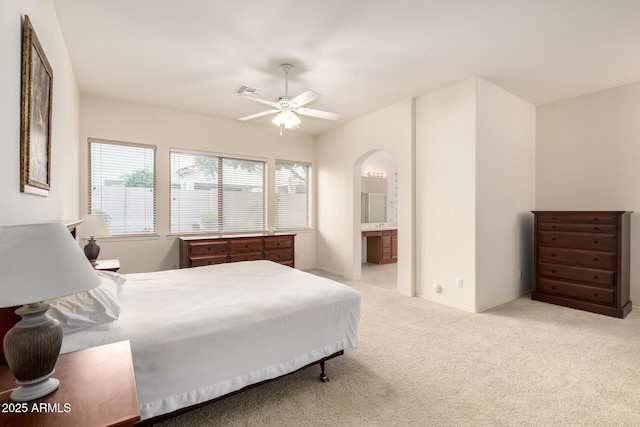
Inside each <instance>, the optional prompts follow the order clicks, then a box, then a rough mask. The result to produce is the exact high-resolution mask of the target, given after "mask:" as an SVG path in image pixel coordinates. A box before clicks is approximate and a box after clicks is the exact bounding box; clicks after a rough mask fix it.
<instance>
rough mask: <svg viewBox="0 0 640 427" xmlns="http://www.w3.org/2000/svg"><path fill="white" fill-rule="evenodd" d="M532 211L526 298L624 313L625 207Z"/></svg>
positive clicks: (627, 233) (627, 244)
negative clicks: (530, 268)
mask: <svg viewBox="0 0 640 427" xmlns="http://www.w3.org/2000/svg"><path fill="white" fill-rule="evenodd" d="M533 213H534V215H535V222H534V266H533V274H534V278H533V292H532V294H531V298H532V299H534V300H538V301H545V302H549V303H553V304H559V305H564V306H567V307H573V308H577V309H581V310H587V311H591V312H594V313H600V314H606V315H608V316H614V317H619V318H624V317H625V316H626V315H627V314H629V312H630V311H631V301H630V300H629V297H630V295H629V294H630V290H629V275H630V267H629V260H630V256H629V248H630V216H631V212H624V211H611V212H605V211H533Z"/></svg>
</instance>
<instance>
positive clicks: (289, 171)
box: [276, 160, 311, 228]
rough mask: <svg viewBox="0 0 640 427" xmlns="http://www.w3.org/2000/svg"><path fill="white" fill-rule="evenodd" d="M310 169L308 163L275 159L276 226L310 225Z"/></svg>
mask: <svg viewBox="0 0 640 427" xmlns="http://www.w3.org/2000/svg"><path fill="white" fill-rule="evenodd" d="M310 171H311V167H310V166H309V165H308V164H304V163H292V162H284V161H280V160H278V161H276V228H309V227H311V215H310V209H311V203H310V198H309V193H310V191H309V181H310V178H309V177H310V175H309V174H310Z"/></svg>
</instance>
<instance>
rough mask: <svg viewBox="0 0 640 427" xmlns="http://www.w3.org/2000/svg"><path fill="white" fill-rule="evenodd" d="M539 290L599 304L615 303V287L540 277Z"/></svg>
mask: <svg viewBox="0 0 640 427" xmlns="http://www.w3.org/2000/svg"><path fill="white" fill-rule="evenodd" d="M537 290H538V292H541V293H546V294H554V295H559V296H564V297H569V298H576V299H581V300H584V301H589V302H595V303H599V304H608V305H614V304H615V302H616V291H615V289H608V288H598V287H596V286H587V285H579V284H575V283H569V282H562V281H558V280H547V279H538V289H537Z"/></svg>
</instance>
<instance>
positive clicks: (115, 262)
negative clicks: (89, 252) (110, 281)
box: [93, 259, 120, 273]
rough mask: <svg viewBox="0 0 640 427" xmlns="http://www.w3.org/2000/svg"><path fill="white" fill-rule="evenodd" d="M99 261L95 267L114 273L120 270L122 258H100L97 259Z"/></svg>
mask: <svg viewBox="0 0 640 427" xmlns="http://www.w3.org/2000/svg"><path fill="white" fill-rule="evenodd" d="M96 262H97V263H98V264H97V265H96V266H95V267H93V268H95V269H96V270H103V271H113V272H114V273H115V272H116V271H118V270H120V260H119V259H99V260H96Z"/></svg>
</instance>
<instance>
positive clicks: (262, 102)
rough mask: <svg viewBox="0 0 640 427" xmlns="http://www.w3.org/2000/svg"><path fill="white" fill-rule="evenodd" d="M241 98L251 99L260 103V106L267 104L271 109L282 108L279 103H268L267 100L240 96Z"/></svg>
mask: <svg viewBox="0 0 640 427" xmlns="http://www.w3.org/2000/svg"><path fill="white" fill-rule="evenodd" d="M240 98H244V99H249V100H251V101H253V102H259V103H260V104H266V105H269V106H271V107H276V108H280V104H278V103H277V102H271V101H267V100H266V99H260V98H254V97H253V96H240Z"/></svg>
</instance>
